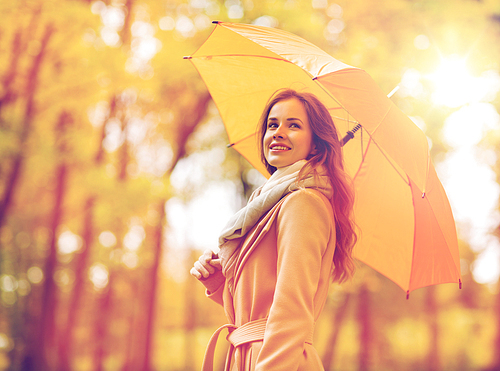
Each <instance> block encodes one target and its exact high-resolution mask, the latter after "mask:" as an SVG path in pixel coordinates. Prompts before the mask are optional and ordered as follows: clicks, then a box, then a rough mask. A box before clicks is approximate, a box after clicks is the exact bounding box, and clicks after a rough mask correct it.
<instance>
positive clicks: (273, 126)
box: [267, 122, 278, 129]
mask: <svg viewBox="0 0 500 371" xmlns="http://www.w3.org/2000/svg"><path fill="white" fill-rule="evenodd" d="M267 127H268V128H269V129H272V128H276V127H278V124H276V123H275V122H270V123H269V124H267Z"/></svg>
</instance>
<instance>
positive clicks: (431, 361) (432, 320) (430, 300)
mask: <svg viewBox="0 0 500 371" xmlns="http://www.w3.org/2000/svg"><path fill="white" fill-rule="evenodd" d="M425 290H426V293H425V306H426V312H427V322H428V323H429V330H430V337H431V338H430V344H429V352H428V353H427V370H429V371H438V370H440V369H441V361H440V359H439V326H438V307H437V302H436V287H435V286H429V287H427V288H426V289H425Z"/></svg>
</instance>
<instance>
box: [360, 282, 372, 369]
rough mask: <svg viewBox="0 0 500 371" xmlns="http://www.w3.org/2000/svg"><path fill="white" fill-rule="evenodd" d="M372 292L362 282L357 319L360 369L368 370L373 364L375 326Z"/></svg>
mask: <svg viewBox="0 0 500 371" xmlns="http://www.w3.org/2000/svg"><path fill="white" fill-rule="evenodd" d="M371 312H372V308H371V302H370V292H369V291H368V288H367V287H366V284H362V285H361V287H360V290H359V293H358V310H357V320H358V325H359V370H360V371H367V370H369V369H370V366H371V358H372V345H373V327H372V320H371Z"/></svg>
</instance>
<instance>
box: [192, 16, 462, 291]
mask: <svg viewBox="0 0 500 371" xmlns="http://www.w3.org/2000/svg"><path fill="white" fill-rule="evenodd" d="M214 23H216V24H217V25H216V27H215V29H214V31H213V32H212V34H211V35H210V37H209V38H208V39H207V41H206V42H205V43H204V44H203V45H202V46H201V47H200V48H199V49H198V50H197V51H196V52H195V53H194V54H193V55H192V56H190V57H185V58H186V59H190V60H191V62H192V63H193V64H194V66H195V67H196V68H197V70H198V72H199V73H200V75H201V77H202V78H203V80H204V82H205V84H206V85H207V87H208V90H209V92H210V94H211V95H212V98H213V100H214V102H215V104H216V105H217V108H218V110H219V112H220V115H221V117H222V120H223V121H224V124H225V126H226V130H227V133H228V136H229V140H230V143H231V144H230V145H231V146H233V147H234V148H235V149H236V150H237V151H238V152H240V153H241V154H242V155H243V156H244V157H245V158H246V159H247V160H248V161H249V162H250V163H251V164H252V165H253V166H254V167H255V168H256V169H258V170H259V171H260V172H261V173H262V174H264V175H265V176H266V177H269V174H268V173H267V171H266V169H265V167H264V166H263V165H262V163H261V161H260V156H259V153H258V151H257V137H256V130H257V122H258V119H259V116H260V114H261V113H262V111H263V108H264V106H265V104H266V102H267V100H268V99H269V97H270V96H271V95H272V94H273V93H274V92H275V91H276V90H278V89H280V88H293V89H296V90H301V91H308V92H311V93H313V94H315V95H316V96H317V97H318V98H319V99H320V100H321V101H322V102H323V103H324V104H325V105H326V107H327V108H328V109H329V111H330V113H331V115H332V117H333V120H334V122H335V125H336V126H337V129H338V131H339V136H340V137H343V136H344V135H345V134H346V132H348V131H351V132H354V131H355V130H357V129H358V128H359V131H358V132H357V133H356V135H351V136H352V137H353V139H352V140H351V141H349V142H348V143H347V144H346V145H345V146H344V147H343V151H344V157H345V163H346V167H347V171H348V172H349V174H350V175H351V176H352V177H353V179H354V185H355V190H356V203H355V213H354V214H355V219H356V224H357V225H358V227H359V232H358V234H359V236H358V237H359V239H358V243H357V244H356V246H355V247H354V256H355V257H356V258H357V259H359V260H360V261H362V262H364V263H365V264H367V265H369V266H371V267H372V268H374V269H375V270H377V271H378V272H380V273H382V274H383V275H385V276H386V277H388V278H389V279H391V280H392V281H394V282H395V283H396V284H397V285H399V286H400V287H401V288H402V289H403V290H405V291H406V292H407V294H409V293H410V292H411V291H412V290H415V289H417V288H420V287H424V286H429V285H434V284H440V283H451V282H458V283H460V284H461V279H460V261H459V254H458V243H457V235H456V229H455V222H454V219H453V215H452V212H451V208H450V205H449V202H448V199H447V197H446V194H445V191H444V189H443V187H442V185H441V183H440V181H439V179H438V177H437V175H436V172H435V170H434V166H433V165H432V163H431V160H430V157H429V148H428V144H427V138H426V136H425V134H424V133H423V132H422V131H421V130H420V129H419V128H418V127H417V126H416V125H415V124H414V123H413V122H412V121H411V120H410V119H409V118H408V117H407V116H406V115H405V114H404V113H403V112H402V111H401V110H399V109H398V108H397V107H396V106H395V105H394V104H393V103H392V101H391V100H390V99H389V98H388V97H387V96H386V95H385V94H384V93H383V92H382V91H381V90H380V88H379V87H378V86H377V85H376V83H375V82H374V81H373V79H372V78H371V77H370V76H369V75H368V74H367V73H366V72H365V71H363V70H361V69H359V68H355V67H351V66H348V65H346V64H344V63H342V62H340V61H338V60H336V59H335V58H333V57H331V56H330V55H329V54H327V53H326V52H324V51H323V50H321V49H319V48H318V47H316V46H315V45H313V44H311V43H309V42H308V41H306V40H304V39H302V38H300V37H298V36H296V35H293V34H291V33H288V32H285V31H282V30H278V29H274V28H268V27H261V26H254V25H246V24H235V23H222V22H214Z"/></svg>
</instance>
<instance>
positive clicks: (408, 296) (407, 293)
mask: <svg viewBox="0 0 500 371" xmlns="http://www.w3.org/2000/svg"><path fill="white" fill-rule="evenodd" d="M409 298H410V290H408V291H406V300H408V299H409Z"/></svg>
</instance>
